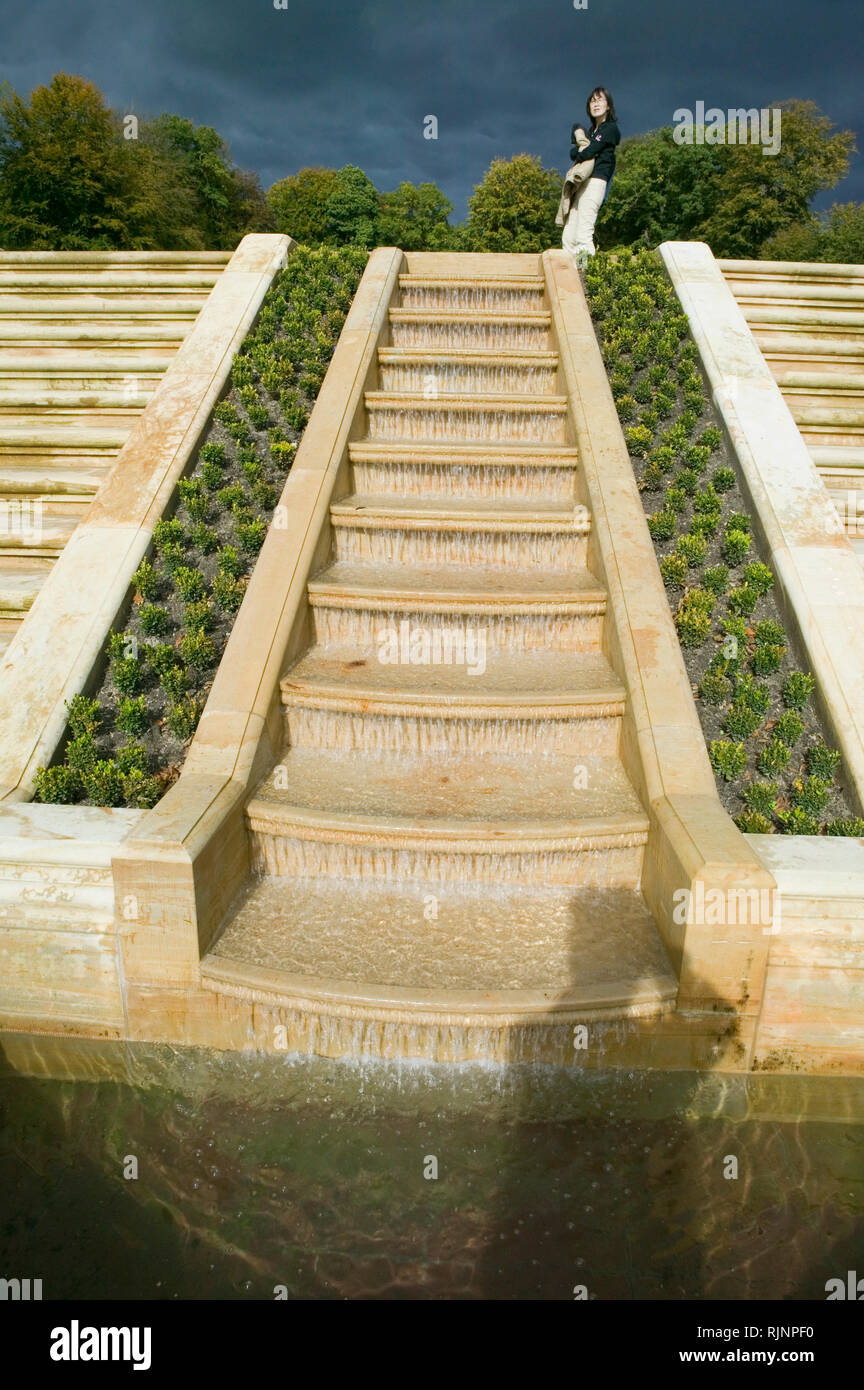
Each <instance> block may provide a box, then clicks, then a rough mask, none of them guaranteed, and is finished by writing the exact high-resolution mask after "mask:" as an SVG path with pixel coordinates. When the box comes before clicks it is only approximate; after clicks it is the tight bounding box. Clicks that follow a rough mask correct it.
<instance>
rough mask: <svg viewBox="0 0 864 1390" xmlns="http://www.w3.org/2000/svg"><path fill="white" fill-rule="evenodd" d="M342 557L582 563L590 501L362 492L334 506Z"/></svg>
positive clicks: (473, 562) (562, 565) (414, 561)
mask: <svg viewBox="0 0 864 1390" xmlns="http://www.w3.org/2000/svg"><path fill="white" fill-rule="evenodd" d="M330 518H331V522H332V525H333V534H334V539H335V543H336V556H337V558H338V559H339V560H362V561H370V562H372V563H373V564H377V563H384V564H386V563H394V564H400V565H401V564H405V565H410V564H419V565H428V564H444V563H452V564H458V565H508V566H510V565H515V566H517V567H521V568H526V567H528V566H531V565H535V564H536V565H540V566H543V567H550V566H551V567H552V568H559V569H564V568H565V567H567V566H572V567H573V568H582V567H584V565H585V563H586V552H587V542H588V535H589V532H590V529H591V527H590V522H589V518H588V512H587V510H586V509H585V508H581V509H578V510H574V508H573V507H566V506H558V507H546V508H545V509H542V508H538V507H537V506H536V505H535V506H533V507H530V508H529V507H527V506H526V505H525V504H524V503H510V504H507V503H503V502H498V501H495V502H491V503H486V504H485V505H484V504H483V503H482V502H481V501H480V500H479V499H474V500H472V501H467V502H464V501H463V502H457V501H452V502H449V503H446V504H442V503H439V504H438V506H435V505H432V504H430V503H428V502H427V503H426V504H425V505H421V503H420V501H419V499H418V500H417V501H416V502H415V503H414V504H413V505H411V504H410V503H408V502H407V501H406V502H402V501H394V500H393V499H390V498H387V497H370V496H362V495H355V496H352V497H347V498H345V499H344V500H343V501H341V502H335V503H333V505H332V506H331V508H330Z"/></svg>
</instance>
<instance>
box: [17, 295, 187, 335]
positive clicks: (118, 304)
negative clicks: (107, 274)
mask: <svg viewBox="0 0 864 1390" xmlns="http://www.w3.org/2000/svg"><path fill="white" fill-rule="evenodd" d="M206 302H207V295H206V294H198V293H195V294H189V295H179V294H177V293H176V292H171V293H170V294H163V295H151V296H148V297H147V298H142V299H135V298H133V297H132V296H131V295H130V294H128V293H126V292H125V291H124V290H118V292H117V295H116V297H113V298H112V297H111V296H110V295H104V294H103V295H94V294H89V295H88V294H69V295H62V294H59V293H56V292H55V293H54V294H52V295H51V296H40V295H35V294H33V295H17V294H0V327H2V326H3V325H4V321H5V320H7V319H16V320H22V319H30V320H34V321H35V320H37V319H43V318H45V319H57V320H58V321H60V322H65V321H66V320H69V321H70V322H73V323H75V322H78V321H80V320H81V319H85V318H87V319H90V318H93V319H95V320H96V321H97V322H99V321H105V320H106V319H107V320H111V319H117V320H118V321H119V320H123V321H130V322H134V321H135V320H137V319H142V318H143V319H152V320H154V321H156V320H160V319H164V320H166V321H167V322H169V323H170V322H173V321H174V320H176V319H194V318H195V317H196V315H197V314H198V313H199V312H200V310H201V308H202V306H203V305H204V304H205V303H206Z"/></svg>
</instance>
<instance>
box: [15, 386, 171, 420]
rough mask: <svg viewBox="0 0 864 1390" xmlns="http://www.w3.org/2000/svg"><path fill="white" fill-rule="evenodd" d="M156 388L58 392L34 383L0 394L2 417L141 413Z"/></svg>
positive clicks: (86, 388) (93, 389)
mask: <svg viewBox="0 0 864 1390" xmlns="http://www.w3.org/2000/svg"><path fill="white" fill-rule="evenodd" d="M4 384H5V383H4V382H3V379H2V375H0V386H2V385H4ZM156 385H157V383H156V382H154V383H153V385H152V387H151V390H150V391H142V390H141V389H140V387H139V388H138V389H136V390H119V391H108V390H104V389H102V390H100V389H99V388H97V387H93V386H89V387H88V386H86V385H85V386H84V387H83V388H82V389H81V390H77V391H73V390H59V391H58V390H52V389H51V388H50V387H49V386H48V385H47V383H46V384H45V386H44V387H39V386H38V385H36V384H35V383H34V384H33V385H32V386H31V387H30V389H29V390H26V391H20V390H2V391H0V414H3V415H10V414H13V413H16V412H19V411H25V410H29V411H32V412H37V411H39V412H41V413H42V414H43V415H46V416H47V417H48V418H50V419H53V418H54V415H55V413H56V412H58V411H60V412H63V411H68V412H69V413H70V414H77V413H78V412H80V411H90V412H93V413H98V412H100V411H122V412H130V411H141V410H143V409H144V407H145V406H146V405H147V403H148V401H149V400H150V396H151V395H152V391H153V389H155V386H156Z"/></svg>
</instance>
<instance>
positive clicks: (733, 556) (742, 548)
mask: <svg viewBox="0 0 864 1390" xmlns="http://www.w3.org/2000/svg"><path fill="white" fill-rule="evenodd" d="M722 549H723V559H724V560H725V561H726V563H727V565H732V566H733V567H734V566H735V565H740V564H741V562H742V560H744V559H746V557H747V552H748V551H749V549H750V537H749V536H748V534H747V532H746V531H738V530H730V529H729V527H728V526H727V528H726V531H725V533H724V536H723V547H722Z"/></svg>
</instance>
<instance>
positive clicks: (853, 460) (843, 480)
mask: <svg viewBox="0 0 864 1390" xmlns="http://www.w3.org/2000/svg"><path fill="white" fill-rule="evenodd" d="M810 457H811V458H812V460H813V462H814V463H815V465H816V467H817V468H818V470H819V472H820V474H821V475H822V477H823V478H824V480H825V482H826V484H829V485H830V486H831V487H834V488H841V489H843V490H846V489H849V488H852V489H854V488H856V487H860V486H861V483H862V481H864V441H862V443H861V444H852V445H845V446H843V445H836V444H834V445H831V444H819V443H816V444H811V445H810Z"/></svg>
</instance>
